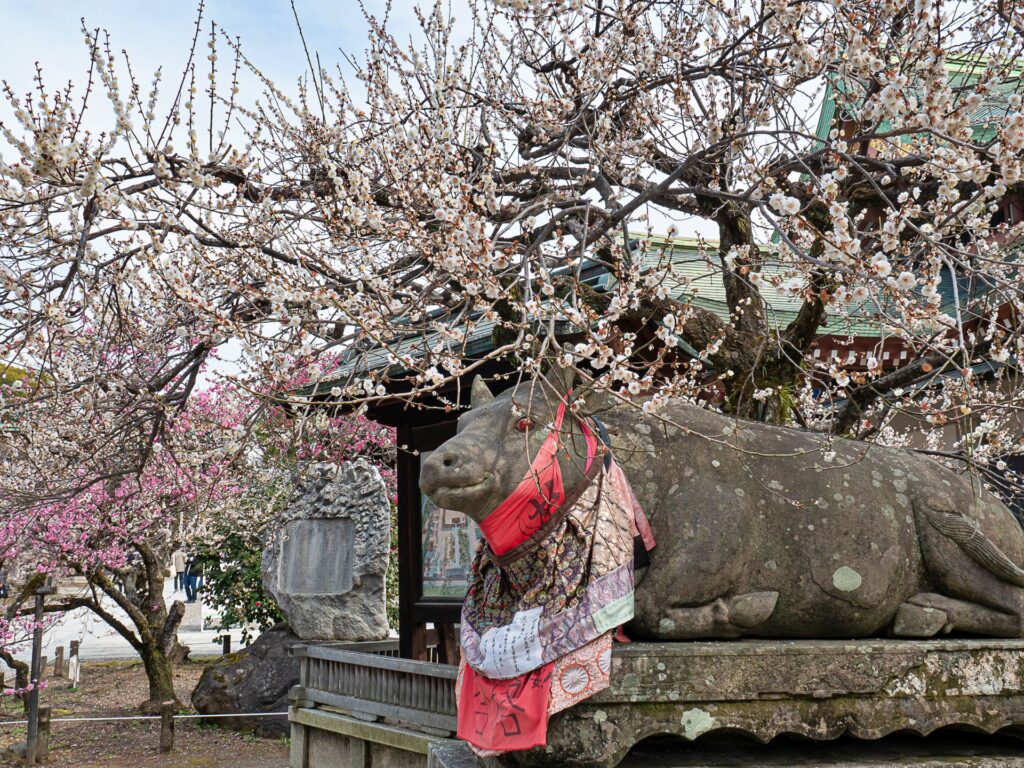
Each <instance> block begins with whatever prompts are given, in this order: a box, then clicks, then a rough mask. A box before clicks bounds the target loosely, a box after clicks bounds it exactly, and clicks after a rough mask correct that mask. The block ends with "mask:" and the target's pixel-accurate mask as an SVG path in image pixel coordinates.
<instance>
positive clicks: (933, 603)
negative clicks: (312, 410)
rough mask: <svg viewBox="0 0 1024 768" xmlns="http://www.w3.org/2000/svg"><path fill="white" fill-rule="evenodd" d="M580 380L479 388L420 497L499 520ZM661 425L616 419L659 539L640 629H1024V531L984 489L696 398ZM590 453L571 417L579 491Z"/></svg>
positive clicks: (620, 454)
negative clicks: (495, 391)
mask: <svg viewBox="0 0 1024 768" xmlns="http://www.w3.org/2000/svg"><path fill="white" fill-rule="evenodd" d="M567 378H568V377H567V376H566V375H564V374H563V373H561V372H558V373H556V374H553V375H549V376H548V377H547V378H540V379H537V380H535V381H533V382H526V383H522V384H520V385H518V386H517V387H515V388H513V389H511V390H508V391H506V392H504V393H502V394H501V395H499V396H497V397H494V396H493V395H492V394H491V393H490V391H489V390H488V389H487V386H486V385H485V384H484V383H483V381H482V380H480V379H477V381H475V382H474V384H473V389H472V398H471V400H472V407H471V410H469V411H468V412H466V413H465V414H463V415H462V416H461V418H460V419H459V424H458V434H457V435H456V436H455V437H453V438H452V439H450V440H449V441H448V442H446V443H445V444H444V445H442V446H441V447H440V448H439V449H437V450H436V451H435V452H434V453H433V455H431V456H430V458H429V459H428V460H427V461H426V462H424V464H423V467H422V471H421V474H420V488H421V489H422V490H423V491H424V493H426V494H427V495H428V496H430V497H431V498H432V499H433V500H434V501H435V502H436V503H437V504H438V505H440V506H441V507H444V508H447V509H452V510H457V511H461V512H464V513H466V514H467V515H469V516H470V517H471V518H473V519H474V520H477V521H479V520H481V519H483V518H485V517H486V516H487V514H488V513H489V512H490V511H491V510H492V509H494V508H495V507H496V506H497V504H498V503H499V502H500V501H502V500H503V499H504V498H505V497H506V496H507V495H508V494H509V493H510V492H511V491H512V489H513V488H514V487H515V486H516V485H517V484H518V483H519V481H520V480H521V479H522V478H523V477H524V476H525V473H526V471H527V467H528V466H529V464H530V461H531V458H532V457H533V456H534V455H535V453H536V451H537V449H538V447H539V446H540V444H541V443H542V442H543V440H544V437H545V435H546V434H547V431H548V429H550V424H551V422H552V420H553V416H554V412H555V408H556V406H557V404H558V402H559V398H561V397H563V396H565V393H566V390H567V382H566V381H565V379H567ZM588 407H589V408H590V410H594V408H593V405H588V404H586V403H585V404H583V405H582V407H581V409H580V410H577V411H576V415H577V416H578V417H580V418H582V417H586V416H587V409H588ZM581 410H582V412H581ZM661 415H662V416H663V418H664V420H662V419H658V418H655V417H651V416H646V415H644V414H642V413H640V412H639V411H637V410H636V409H631V408H630V409H626V408H616V409H609V410H607V411H604V412H602V413H601V414H600V418H601V420H602V421H603V422H604V423H605V425H606V427H607V429H608V432H609V433H610V435H611V443H612V447H613V450H614V454H615V457H616V459H617V461H618V462H619V464H620V465H621V466H622V468H623V470H624V471H625V473H626V476H627V477H628V478H629V480H630V482H631V483H632V485H633V489H634V491H635V492H636V494H637V496H638V497H639V499H640V503H641V505H642V506H643V508H644V510H645V511H646V512H647V514H648V516H649V518H650V521H651V528H652V530H653V532H654V535H655V538H656V539H657V542H658V544H657V547H656V548H655V549H654V550H653V551H652V552H651V553H650V559H651V562H650V565H649V566H648V567H647V568H645V569H643V570H639V571H638V572H637V574H636V580H637V586H636V618H635V619H634V620H633V622H632V623H631V624H630V626H629V628H628V630H629V632H630V634H631V635H632V636H634V637H637V638H644V639H652V640H653V639H656V640H679V639H684V638H735V637H739V636H761V637H789V638H827V637H844V638H854V637H870V636H877V635H880V634H886V633H888V634H893V635H896V636H902V637H931V636H934V635H937V634H940V633H946V632H950V631H960V632H968V633H974V634H978V635H988V636H1000V637H1019V636H1022V635H1024V622H1022V616H1024V570H1022V569H1021V568H1020V566H1019V564H1020V563H1024V531H1022V529H1021V527H1020V525H1019V524H1018V523H1017V521H1016V519H1015V518H1014V517H1013V515H1012V514H1011V513H1010V511H1009V510H1008V509H1007V508H1006V507H1005V506H1004V505H1003V504H1002V503H1001V502H1000V501H999V500H998V499H996V498H995V497H994V496H992V495H991V494H989V493H988V492H986V491H985V490H984V489H983V488H982V487H981V486H980V484H979V483H978V481H977V480H976V479H970V478H968V477H967V476H961V475H959V474H957V473H955V472H954V471H952V470H950V469H948V468H946V467H944V466H942V465H940V464H938V463H937V462H935V461H933V460H931V459H929V458H927V457H925V456H923V455H920V454H916V453H913V452H910V451H904V450H895V449H890V448H884V447H880V446H877V445H871V444H868V443H863V442H858V441H853V440H842V439H834V438H833V439H832V442H831V445H830V446H826V444H825V440H826V437H825V436H823V435H820V434H815V433H812V432H806V431H801V430H797V429H788V428H783V427H776V426H769V425H765V424H759V423H753V422H748V421H743V420H739V419H735V418H731V417H728V416H723V415H721V414H718V413H714V412H712V411H709V410H705V409H702V408H699V407H696V406H693V405H689V404H686V403H683V402H677V401H676V402H672V403H671V404H670V405H669V406H668V407H667V409H666V410H665V411H664V412H663V413H662V414H661ZM666 421H667V422H671V423H674V424H676V425H680V426H669V425H668V424H666ZM527 427H530V428H528V429H527ZM584 444H585V443H584V439H583V436H582V433H581V430H580V425H579V421H578V419H567V420H566V423H565V424H564V425H563V427H562V440H561V446H562V450H560V452H559V461H560V464H561V469H562V472H563V476H564V479H565V487H566V488H572V487H574V486H575V485H576V483H577V482H579V481H580V479H582V471H583V457H584V456H585V448H584ZM825 451H834V453H835V456H834V457H832V458H831V461H828V462H826V461H825V460H824V452H825Z"/></svg>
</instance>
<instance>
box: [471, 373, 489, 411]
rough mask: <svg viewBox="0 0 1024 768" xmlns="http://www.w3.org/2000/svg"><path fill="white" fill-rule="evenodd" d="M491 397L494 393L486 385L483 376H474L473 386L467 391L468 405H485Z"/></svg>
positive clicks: (474, 406)
mask: <svg viewBox="0 0 1024 768" xmlns="http://www.w3.org/2000/svg"><path fill="white" fill-rule="evenodd" d="M493 399H494V395H493V394H491V390H490V387H488V386H487V382H485V381H484V377H483V376H477V377H475V378H474V379H473V387H472V388H471V389H470V391H469V407H470V408H479V407H480V406H481V405H486V404H487V403H489V402H491V400H493Z"/></svg>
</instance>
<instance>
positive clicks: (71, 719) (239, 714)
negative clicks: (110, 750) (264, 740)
mask: <svg viewBox="0 0 1024 768" xmlns="http://www.w3.org/2000/svg"><path fill="white" fill-rule="evenodd" d="M287 714H288V710H287V709H286V710H284V711H282V712H237V713H233V714H216V715H173V717H174V719H175V720H200V719H205V718H208V717H281V716H282V715H287ZM160 719H161V718H160V715H124V716H122V717H51V718H50V722H51V723H105V722H111V721H117V720H160ZM27 723H28V720H0V725H25V724H27Z"/></svg>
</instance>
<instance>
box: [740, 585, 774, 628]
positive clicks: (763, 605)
mask: <svg viewBox="0 0 1024 768" xmlns="http://www.w3.org/2000/svg"><path fill="white" fill-rule="evenodd" d="M778 602H779V593H778V592H748V593H747V594H745V595H737V596H736V597H733V598H731V599H730V600H729V623H730V624H734V625H735V626H737V627H743V628H744V629H749V628H751V627H756V626H758V625H759V624H764V623H765V622H766V621H768V619H769V617H770V616H771V615H772V613H773V612H774V611H775V604H776V603H778Z"/></svg>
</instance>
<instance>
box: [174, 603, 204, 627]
mask: <svg viewBox="0 0 1024 768" xmlns="http://www.w3.org/2000/svg"><path fill="white" fill-rule="evenodd" d="M178 629H180V630H182V631H183V632H202V631H203V604H202V603H201V602H199V601H198V600H196V601H195V602H194V603H185V615H184V616H182V617H181V624H179V625H178Z"/></svg>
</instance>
